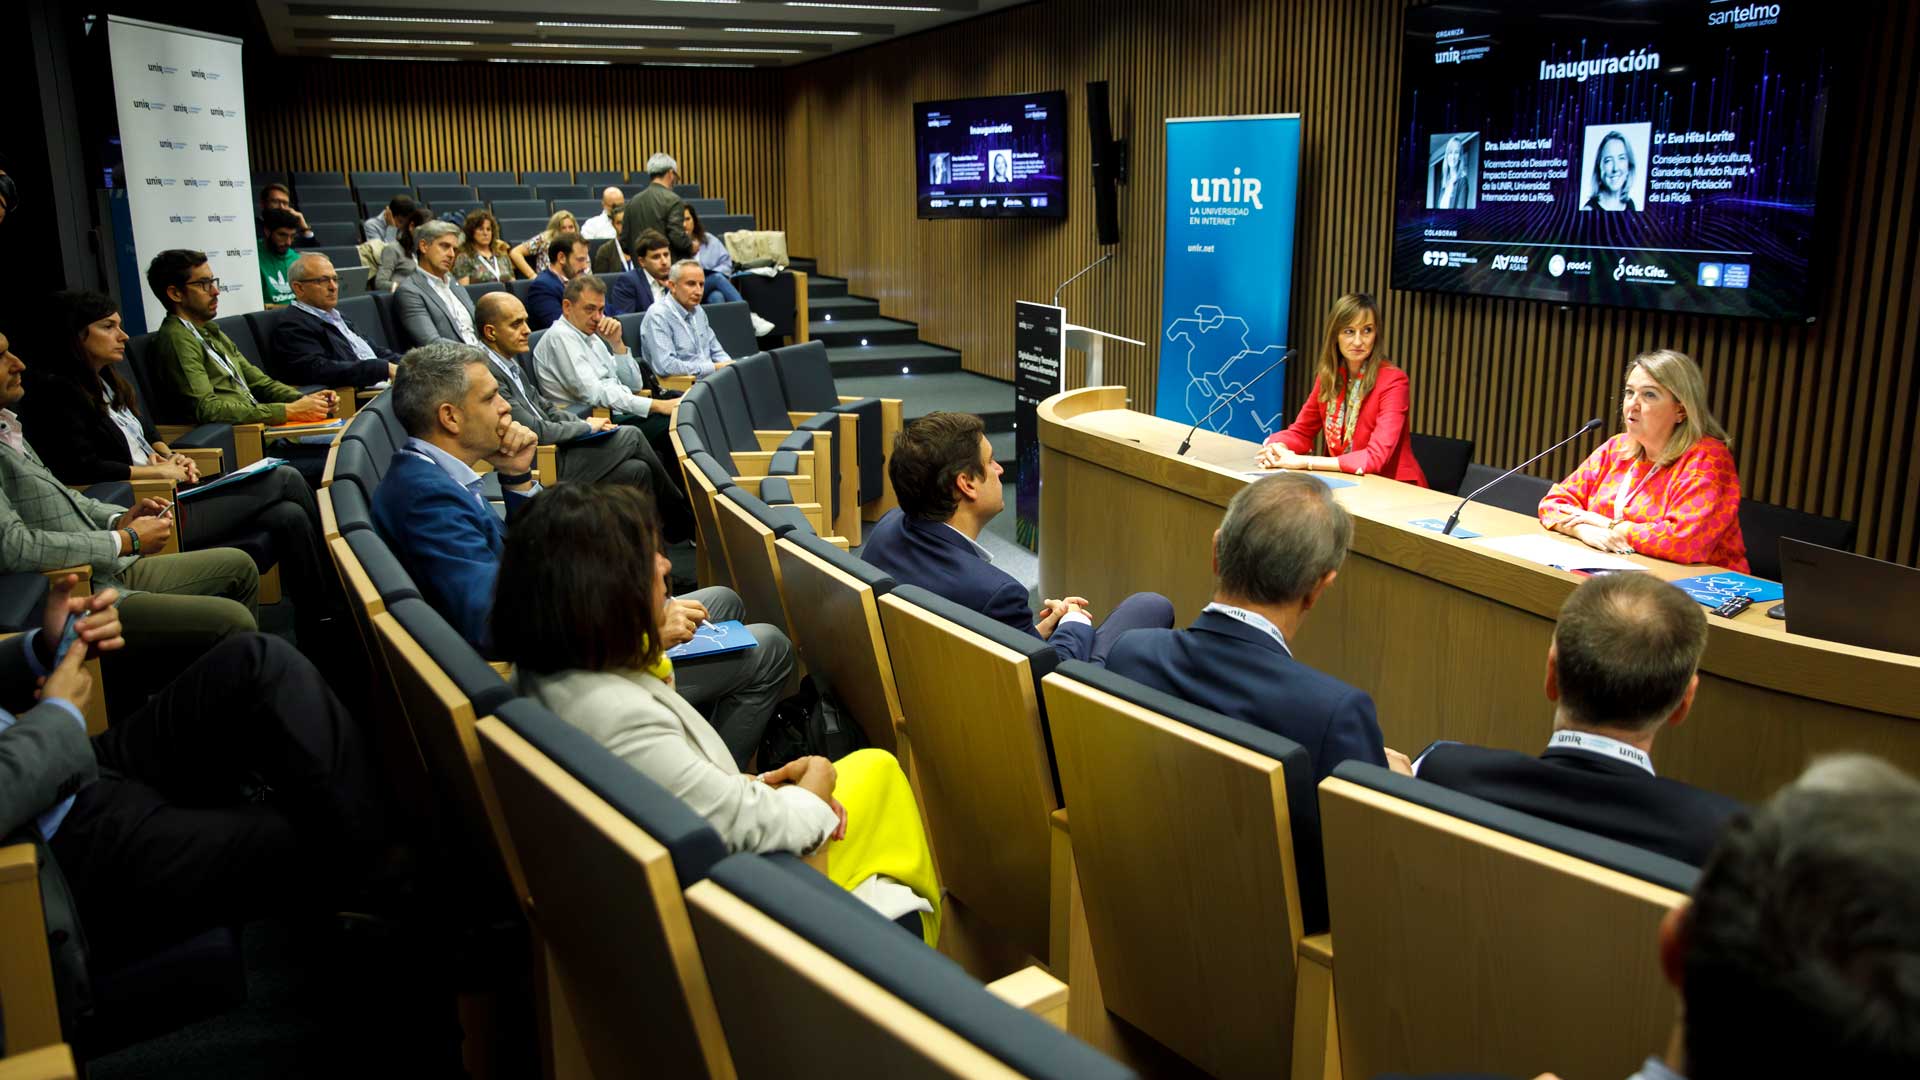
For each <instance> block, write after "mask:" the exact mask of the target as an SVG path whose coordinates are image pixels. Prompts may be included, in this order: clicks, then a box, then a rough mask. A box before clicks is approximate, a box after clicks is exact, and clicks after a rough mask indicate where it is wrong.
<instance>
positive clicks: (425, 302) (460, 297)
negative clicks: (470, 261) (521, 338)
mask: <svg viewBox="0 0 1920 1080" xmlns="http://www.w3.org/2000/svg"><path fill="white" fill-rule="evenodd" d="M413 237H414V243H415V246H416V247H418V248H419V252H420V254H419V258H420V272H419V273H417V274H413V275H410V276H409V277H408V278H407V279H406V280H405V281H402V282H401V283H400V287H399V288H397V289H395V290H394V291H393V314H394V319H395V321H396V322H398V323H399V327H398V329H399V331H400V343H401V344H402V345H404V346H406V347H407V348H410V349H411V348H416V347H418V346H421V345H431V344H432V343H434V342H436V341H450V342H456V343H459V344H464V345H478V344H480V337H479V335H478V334H476V333H474V330H473V297H471V296H468V295H467V290H465V289H463V288H460V287H459V286H458V285H457V284H455V283H454V280H453V277H452V274H453V260H454V259H456V258H458V257H459V255H460V241H461V239H462V237H461V233H460V226H458V225H455V224H454V223H453V222H451V221H429V222H427V223H426V224H425V225H422V226H420V227H419V228H418V229H415V230H414V233H413Z"/></svg>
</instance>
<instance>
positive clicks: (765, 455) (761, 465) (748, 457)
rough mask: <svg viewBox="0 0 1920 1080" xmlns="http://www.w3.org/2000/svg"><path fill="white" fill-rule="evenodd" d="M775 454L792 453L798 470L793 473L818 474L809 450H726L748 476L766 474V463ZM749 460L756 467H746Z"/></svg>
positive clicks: (803, 474)
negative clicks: (798, 465) (797, 463)
mask: <svg viewBox="0 0 1920 1080" xmlns="http://www.w3.org/2000/svg"><path fill="white" fill-rule="evenodd" d="M788 434H792V432H788ZM775 454H792V455H793V456H794V457H795V458H797V459H798V460H799V463H800V471H799V472H798V473H797V474H795V475H798V476H807V477H812V476H817V475H819V474H818V473H816V472H814V460H813V451H811V450H732V451H729V452H728V456H730V457H732V458H733V463H734V464H735V465H737V466H739V468H740V469H741V471H742V472H745V473H746V474H747V475H749V476H765V475H767V465H768V463H769V462H770V461H771V460H772V459H773V455H775ZM749 461H751V462H753V463H754V464H755V465H757V466H758V468H755V469H748V468H747V464H746V463H747V462H749Z"/></svg>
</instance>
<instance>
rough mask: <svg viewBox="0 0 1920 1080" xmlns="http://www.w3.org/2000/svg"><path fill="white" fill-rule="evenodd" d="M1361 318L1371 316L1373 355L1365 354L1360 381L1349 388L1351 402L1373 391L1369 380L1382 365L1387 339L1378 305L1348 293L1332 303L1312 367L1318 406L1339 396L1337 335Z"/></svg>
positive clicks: (1342, 361)
mask: <svg viewBox="0 0 1920 1080" xmlns="http://www.w3.org/2000/svg"><path fill="white" fill-rule="evenodd" d="M1362 314H1366V315H1371V316H1373V333H1374V336H1373V351H1372V352H1371V353H1368V354H1367V363H1366V367H1365V369H1364V370H1362V371H1361V372H1360V379H1359V382H1357V383H1356V384H1355V385H1354V386H1353V387H1352V391H1353V392H1354V395H1355V396H1353V397H1352V400H1356V401H1357V400H1358V399H1359V398H1363V397H1365V396H1366V394H1367V391H1369V390H1372V389H1373V379H1374V376H1375V375H1376V374H1378V373H1379V371H1380V365H1381V364H1383V363H1385V362H1386V361H1385V360H1383V359H1382V358H1381V347H1380V346H1381V343H1382V342H1384V341H1385V340H1386V338H1387V333H1386V327H1385V324H1384V322H1383V320H1382V319H1381V318H1380V305H1379V304H1378V303H1376V302H1375V301H1374V299H1373V297H1371V296H1369V295H1367V294H1366V293H1348V294H1347V295H1345V296H1343V297H1341V298H1340V299H1338V300H1335V301H1334V302H1333V311H1332V312H1330V313H1329V314H1328V315H1327V331H1326V334H1325V335H1324V336H1323V337H1322V339H1321V342H1320V358H1319V360H1318V361H1317V362H1316V363H1315V364H1314V369H1313V370H1314V374H1315V375H1317V376H1318V377H1319V379H1320V403H1321V404H1322V405H1328V406H1330V405H1332V404H1333V402H1334V399H1335V398H1337V397H1338V396H1339V393H1338V390H1337V387H1336V384H1337V383H1338V382H1339V381H1340V373H1341V372H1342V371H1344V370H1346V367H1347V361H1346V358H1345V357H1343V356H1342V355H1341V354H1340V331H1342V330H1344V329H1346V327H1347V326H1348V325H1349V324H1351V323H1352V322H1353V321H1354V320H1355V319H1357V318H1359V317H1360V316H1361V315H1362Z"/></svg>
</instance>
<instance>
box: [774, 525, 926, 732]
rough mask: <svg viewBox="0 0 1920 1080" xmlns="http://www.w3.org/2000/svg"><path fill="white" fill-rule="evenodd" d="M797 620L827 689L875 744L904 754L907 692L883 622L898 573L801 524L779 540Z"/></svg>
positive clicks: (784, 581) (801, 643) (798, 633)
mask: <svg viewBox="0 0 1920 1080" xmlns="http://www.w3.org/2000/svg"><path fill="white" fill-rule="evenodd" d="M774 553H775V554H776V555H777V556H778V557H779V560H780V587H781V589H782V591H783V592H784V593H785V595H786V597H787V616H788V618H789V619H790V620H791V622H790V625H789V626H788V628H787V631H788V633H787V636H788V637H791V638H792V639H793V645H794V648H796V649H798V650H799V652H800V658H801V660H803V661H804V662H805V663H806V666H807V673H808V674H809V675H811V676H812V677H813V681H814V683H815V684H816V685H817V686H819V687H820V691H821V693H823V694H831V695H832V696H833V697H834V699H835V700H837V701H838V702H839V703H840V704H841V706H842V707H843V708H845V709H846V710H847V712H849V713H851V714H852V716H853V718H854V720H855V722H857V723H858V724H859V725H860V727H861V729H862V730H863V731H865V732H866V735H867V742H868V744H869V745H872V746H877V747H879V748H881V749H882V750H886V751H887V752H889V753H892V754H894V755H895V756H899V753H900V750H899V742H898V739H897V738H896V734H895V731H896V728H897V726H898V725H899V723H900V721H901V712H900V693H899V691H898V690H897V689H895V687H894V682H893V659H892V658H891V657H890V656H889V655H888V653H887V639H886V636H885V634H884V633H883V632H882V631H881V629H880V604H879V598H880V597H883V596H885V595H887V594H888V593H890V592H892V591H893V587H894V581H893V579H892V578H891V577H888V576H887V575H886V573H885V572H883V571H882V570H880V568H879V567H876V566H874V565H873V564H872V563H868V562H864V561H862V560H861V559H860V558H858V557H857V556H854V555H851V554H849V553H847V552H845V551H842V550H841V549H840V548H839V547H837V546H836V545H834V544H831V543H828V542H827V541H825V540H823V539H821V538H820V537H818V536H811V535H808V534H806V533H804V532H800V531H798V530H795V531H793V532H790V533H788V534H787V535H785V536H782V537H781V538H780V539H779V541H778V542H777V543H775V544H774Z"/></svg>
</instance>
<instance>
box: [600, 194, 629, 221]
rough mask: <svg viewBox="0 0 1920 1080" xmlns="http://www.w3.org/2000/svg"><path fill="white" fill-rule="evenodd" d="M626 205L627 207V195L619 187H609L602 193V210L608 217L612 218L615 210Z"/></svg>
mask: <svg viewBox="0 0 1920 1080" xmlns="http://www.w3.org/2000/svg"><path fill="white" fill-rule="evenodd" d="M625 205H627V194H626V192H624V191H621V190H620V189H619V188H617V187H609V188H607V190H605V191H603V192H601V193H600V209H601V210H602V211H603V212H605V214H606V215H607V216H608V217H612V216H613V212H614V211H615V210H618V209H620V208H621V207H623V206H625Z"/></svg>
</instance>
